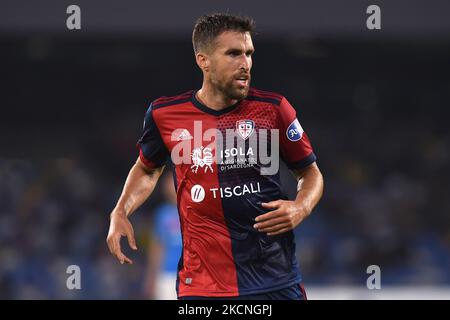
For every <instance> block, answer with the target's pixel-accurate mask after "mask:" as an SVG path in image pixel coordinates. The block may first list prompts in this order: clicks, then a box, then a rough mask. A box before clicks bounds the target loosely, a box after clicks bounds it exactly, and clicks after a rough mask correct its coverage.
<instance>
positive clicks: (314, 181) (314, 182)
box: [294, 163, 324, 214]
mask: <svg viewBox="0 0 450 320" xmlns="http://www.w3.org/2000/svg"><path fill="white" fill-rule="evenodd" d="M294 174H295V175H296V177H297V181H298V184H297V196H296V198H295V202H296V203H297V204H299V205H301V206H303V207H304V208H305V209H306V211H307V212H308V214H309V213H311V211H312V210H313V209H314V207H315V206H316V205H317V203H318V202H319V200H320V199H321V198H322V194H323V184H324V183H323V177H322V174H321V172H320V170H319V168H318V167H317V165H316V164H315V163H314V164H312V165H311V166H309V167H308V168H306V169H304V170H301V171H296V172H294Z"/></svg>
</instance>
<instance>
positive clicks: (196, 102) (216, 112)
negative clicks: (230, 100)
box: [191, 90, 242, 116]
mask: <svg viewBox="0 0 450 320" xmlns="http://www.w3.org/2000/svg"><path fill="white" fill-rule="evenodd" d="M196 93H197V90H194V91H193V92H192V99H191V100H192V104H193V105H194V106H195V107H196V108H197V109H199V110H200V111H203V112H205V113H208V114H211V115H213V116H220V115H223V114H225V113H228V112H231V111H233V110H234V109H236V107H237V106H238V105H239V104H240V103H241V101H242V100H239V101H238V102H236V103H235V104H233V105H231V106H228V107H226V108H224V109H222V110H214V109H211V108H209V107H207V106H205V105H204V104H203V103H201V102H200V101H199V100H198V99H197V97H196V96H195V94H196Z"/></svg>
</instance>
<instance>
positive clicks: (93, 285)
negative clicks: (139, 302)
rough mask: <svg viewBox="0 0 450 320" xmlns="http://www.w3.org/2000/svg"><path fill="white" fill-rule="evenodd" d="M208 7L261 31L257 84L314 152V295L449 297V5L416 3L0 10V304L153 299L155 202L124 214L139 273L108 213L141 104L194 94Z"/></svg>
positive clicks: (309, 226) (304, 263) (308, 271)
mask: <svg viewBox="0 0 450 320" xmlns="http://www.w3.org/2000/svg"><path fill="white" fill-rule="evenodd" d="M70 4H77V5H79V6H80V7H81V12H82V29H81V30H80V31H69V30H67V29H66V25H65V21H66V18H67V14H66V12H65V10H66V8H67V6H68V5H70ZM370 4H378V5H379V6H380V7H381V11H382V30H378V31H369V30H367V29H366V26H365V22H366V18H367V15H366V13H365V10H366V8H367V6H368V5H370ZM213 11H228V12H232V13H241V14H247V15H251V16H253V17H254V18H255V19H256V22H257V27H258V31H259V35H257V36H256V37H254V43H255V47H256V53H255V56H254V67H253V86H254V87H256V88H261V89H265V90H271V91H276V92H280V93H282V94H283V95H285V96H286V97H288V99H289V100H290V101H291V102H292V104H293V105H294V106H295V107H296V108H297V110H298V114H299V118H300V121H301V123H302V125H303V127H304V128H305V130H306V131H307V132H308V133H309V135H310V137H311V139H312V142H313V145H314V147H315V150H316V154H317V155H318V158H319V160H318V163H319V166H320V168H321V169H322V171H323V174H324V177H325V195H324V198H323V199H322V201H321V203H320V205H319V206H318V208H317V209H316V210H315V212H314V214H313V215H312V216H311V217H310V218H309V219H308V220H307V221H305V222H304V223H303V224H302V225H301V226H300V227H299V228H297V230H296V236H297V238H298V241H297V249H298V257H299V260H300V264H301V267H302V272H303V277H304V282H305V287H306V290H307V293H308V294H309V298H311V299H323V298H328V299H402V298H405V299H408V298H413V299H428V298H430V299H450V201H449V190H450V185H449V178H450V130H449V125H448V121H449V120H448V119H449V115H450V111H449V107H450V78H449V75H450V19H448V16H449V15H450V3H449V2H448V1H433V2H427V1H419V0H414V1H390V2H388V1H376V2H375V1H374V2H368V1H342V2H341V1H339V2H333V1H331V0H330V1H324V0H322V1H295V2H294V1H287V0H286V1H277V2H275V1H258V4H256V3H254V2H245V3H240V2H238V1H218V2H217V3H216V2H215V6H212V5H211V3H210V2H208V1H192V2H191V1H189V2H186V1H179V2H175V1H172V0H171V1H164V3H157V4H156V3H155V4H151V3H150V2H148V1H131V2H125V1H106V0H101V1H100V0H99V1H95V2H92V1H90V2H89V1H76V2H66V1H51V0H43V1H39V3H37V2H32V1H23V0H19V1H4V0H2V2H1V4H0V48H1V50H0V70H1V75H2V79H3V81H2V85H1V97H0V105H1V117H0V214H1V215H0V261H1V263H0V298H3V299H145V298H148V297H147V296H146V295H145V288H144V287H145V285H144V283H145V278H146V274H147V266H148V264H147V248H148V246H149V242H150V232H151V231H150V230H151V223H152V217H153V214H154V211H155V208H156V207H157V206H158V205H159V204H160V203H161V202H162V201H163V197H162V194H161V193H162V192H161V190H160V189H158V190H156V192H155V193H154V195H152V197H151V198H150V200H149V201H148V202H147V203H146V204H145V205H144V206H143V207H142V208H141V209H140V210H139V211H138V212H136V214H134V215H133V216H132V222H133V225H134V227H135V232H136V237H137V241H138V247H139V251H138V252H136V253H130V252H129V251H128V252H129V253H130V254H131V257H132V258H133V259H134V261H135V264H134V265H132V266H121V265H120V264H118V263H117V262H116V261H115V260H114V258H113V257H112V256H111V255H110V254H109V252H108V249H107V246H106V243H105V238H106V234H107V229H108V224H109V222H108V219H109V213H110V211H111V210H112V208H113V207H114V205H115V202H116V201H117V199H118V196H119V195H120V192H121V189H122V186H123V183H124V180H125V178H126V176H127V173H128V170H129V168H130V167H131V165H132V164H133V163H134V161H135V159H136V157H137V151H136V149H135V143H136V141H137V139H138V138H139V136H140V133H141V127H142V121H143V116H144V113H145V111H146V109H147V107H148V104H149V102H150V101H151V100H153V99H155V98H157V97H158V96H161V95H175V94H178V93H180V92H183V91H186V90H189V89H193V88H198V87H199V86H200V85H201V74H200V71H199V70H198V69H197V67H196V65H195V62H194V59H193V53H192V49H191V43H190V34H191V30H192V27H193V23H194V21H195V19H196V17H198V16H199V15H201V14H204V13H209V12H213ZM283 172H284V173H283V176H284V180H285V189H286V190H287V191H288V192H289V193H290V194H291V196H292V195H293V194H294V193H293V191H294V190H295V183H294V180H293V178H292V177H291V176H290V174H289V172H287V171H286V170H284V169H283ZM123 243H124V242H123ZM74 264H75V265H79V266H80V267H81V270H82V289H81V290H72V291H71V290H68V289H67V288H66V279H67V277H68V275H67V274H66V268H67V266H69V265H74ZM373 264H374V265H378V266H380V268H381V285H382V289H381V290H368V289H367V288H366V279H367V277H368V274H366V268H367V267H368V266H369V265H373Z"/></svg>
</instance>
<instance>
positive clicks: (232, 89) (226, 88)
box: [215, 74, 251, 100]
mask: <svg viewBox="0 0 450 320" xmlns="http://www.w3.org/2000/svg"><path fill="white" fill-rule="evenodd" d="M250 81H251V76H250V74H248V80H247V83H246V85H244V86H242V85H240V84H238V83H237V82H236V79H235V78H234V77H233V78H232V79H230V80H229V81H226V82H225V81H223V82H220V81H215V82H216V83H215V86H216V88H217V89H218V90H219V91H220V92H222V93H223V95H224V96H225V97H226V98H228V99H229V100H242V99H244V98H246V97H247V95H248V91H249V89H250Z"/></svg>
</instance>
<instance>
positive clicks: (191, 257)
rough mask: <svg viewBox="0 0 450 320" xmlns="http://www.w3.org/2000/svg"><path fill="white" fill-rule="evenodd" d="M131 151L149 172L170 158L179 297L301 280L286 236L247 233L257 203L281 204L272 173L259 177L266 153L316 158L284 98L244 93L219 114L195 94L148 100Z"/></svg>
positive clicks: (305, 161)
mask: <svg viewBox="0 0 450 320" xmlns="http://www.w3.org/2000/svg"><path fill="white" fill-rule="evenodd" d="M214 132H215V133H216V134H214ZM264 132H265V133H264ZM274 132H278V139H277V140H276V141H275V142H274V139H272V137H273V136H276V134H275V133H274ZM230 134H234V136H233V135H231V137H230ZM219 138H220V139H219ZM137 146H138V147H139V151H140V152H139V155H140V159H141V160H142V162H143V163H144V164H145V165H146V166H148V167H149V168H155V167H159V166H162V165H163V164H165V163H166V161H167V160H168V158H170V159H172V162H174V164H175V169H174V170H175V172H174V177H175V187H176V192H177V201H178V212H179V216H180V225H181V234H182V239H183V251H182V256H181V258H180V261H179V264H178V276H177V293H178V296H179V297H182V296H207V297H227V296H230V297H231V296H239V295H247V294H256V293H263V292H270V291H274V290H278V289H282V288H285V287H288V286H291V285H294V284H296V283H300V282H301V275H300V271H299V267H298V262H297V259H296V256H295V241H294V234H293V232H292V231H290V232H286V233H284V234H281V235H277V236H267V235H266V234H265V233H261V232H259V231H257V230H255V229H254V228H253V225H254V224H255V220H254V219H255V218H256V217H257V216H259V215H261V214H264V213H266V212H267V209H263V208H262V207H261V202H270V201H274V200H278V199H287V197H286V195H285V193H284V192H283V191H282V188H281V184H280V176H279V172H278V169H277V170H276V171H275V172H271V173H270V174H262V169H263V168H266V167H267V166H269V165H268V164H267V162H265V161H266V160H265V159H267V157H264V155H265V154H268V155H270V158H271V159H273V158H274V157H277V156H278V155H279V157H280V159H282V160H283V161H284V162H285V163H286V164H287V166H288V167H289V168H291V169H296V168H303V167H306V166H308V165H310V164H311V163H313V162H314V161H316V156H315V154H314V152H313V149H312V147H311V143H310V141H309V138H308V136H307V134H306V133H305V132H304V131H303V129H302V127H301V125H300V123H299V121H298V119H297V115H296V111H295V109H294V108H293V107H292V106H291V104H290V103H289V102H288V101H287V100H286V98H285V97H283V96H282V95H279V94H276V93H272V92H267V91H262V90H257V89H253V88H251V89H250V90H249V94H248V96H247V97H246V98H245V99H243V100H241V101H239V102H237V103H236V104H234V105H232V106H229V107H227V108H225V109H223V110H220V111H216V110H213V109H211V108H208V107H206V106H205V105H203V104H202V103H201V102H200V101H199V100H197V98H196V96H195V91H189V92H186V93H183V94H181V95H178V96H175V97H162V98H159V99H156V100H154V101H153V102H152V103H151V105H150V107H149V109H148V111H147V113H146V115H145V121H144V129H143V134H142V137H141V138H140V139H139V141H138V144H137ZM274 147H275V148H274Z"/></svg>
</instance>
